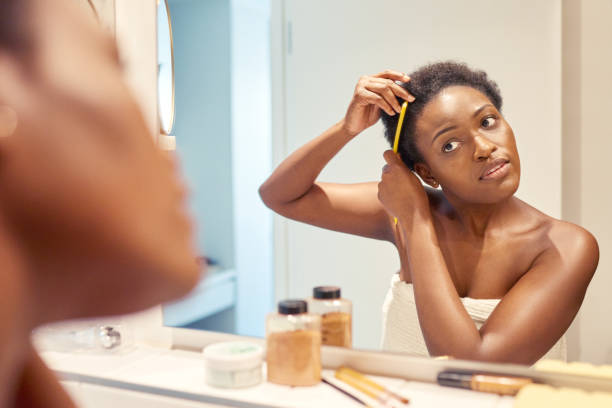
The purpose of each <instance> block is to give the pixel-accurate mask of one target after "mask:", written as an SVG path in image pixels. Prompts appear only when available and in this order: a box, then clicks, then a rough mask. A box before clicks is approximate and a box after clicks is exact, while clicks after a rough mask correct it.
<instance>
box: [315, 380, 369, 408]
mask: <svg viewBox="0 0 612 408" xmlns="http://www.w3.org/2000/svg"><path fill="white" fill-rule="evenodd" d="M321 381H323V382H324V383H325V384H327V385H329V386H330V387H332V388H333V389H335V390H337V391H339V392H341V393H342V394H344V395H346V396H347V397H349V398H350V399H352V400H353V401H355V402H357V403H359V404H361V405H364V406H366V407H370V406H369V405H368V404H367V403H366V402H365V401H364V400H362V399H361V398H359V397H357V396H355V395H353V394H351V393H350V392H348V391H347V390H343V389H342V388H340V387H338V386H337V385H336V384H334V383H333V382H331V381H329V380H326V379H325V378H322V379H321Z"/></svg>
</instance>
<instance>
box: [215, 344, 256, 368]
mask: <svg viewBox="0 0 612 408" xmlns="http://www.w3.org/2000/svg"><path fill="white" fill-rule="evenodd" d="M263 356H264V351H263V347H261V346H260V345H258V344H255V343H249V342H246V341H226V342H222V343H215V344H211V345H209V346H206V347H205V348H204V361H205V363H206V366H207V367H209V368H212V369H215V370H222V371H239V370H248V369H252V368H255V367H257V366H259V365H261V363H262V361H263Z"/></svg>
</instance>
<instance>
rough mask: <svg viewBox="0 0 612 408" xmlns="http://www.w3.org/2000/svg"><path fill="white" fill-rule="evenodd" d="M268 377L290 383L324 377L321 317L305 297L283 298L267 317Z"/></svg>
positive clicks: (301, 383)
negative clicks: (303, 298) (312, 312)
mask: <svg viewBox="0 0 612 408" xmlns="http://www.w3.org/2000/svg"><path fill="white" fill-rule="evenodd" d="M266 344H267V350H266V363H267V370H268V381H269V382H272V383H275V384H281V385H291V386H310V385H316V384H318V383H319V382H320V381H321V317H320V316H319V315H316V314H310V313H308V303H307V302H306V301H304V300H283V301H281V302H279V303H278V313H272V314H269V315H268V317H267V319H266Z"/></svg>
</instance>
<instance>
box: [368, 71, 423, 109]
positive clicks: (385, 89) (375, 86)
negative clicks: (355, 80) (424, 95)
mask: <svg viewBox="0 0 612 408" xmlns="http://www.w3.org/2000/svg"><path fill="white" fill-rule="evenodd" d="M365 87H366V88H367V89H368V90H370V91H372V92H376V93H378V94H380V95H381V96H383V97H384V98H385V100H386V101H387V103H389V104H390V105H391V106H392V107H393V108H394V109H395V110H396V112H398V113H399V112H400V111H401V106H400V103H399V101H397V98H398V97H399V98H401V99H403V100H405V101H408V102H414V100H415V98H414V96H413V95H411V94H410V93H409V92H408V91H406V90H405V89H404V88H402V87H401V86H399V85H398V84H396V83H395V81H392V80H390V79H382V78H372V79H371V80H370V81H368V82H367V83H365Z"/></svg>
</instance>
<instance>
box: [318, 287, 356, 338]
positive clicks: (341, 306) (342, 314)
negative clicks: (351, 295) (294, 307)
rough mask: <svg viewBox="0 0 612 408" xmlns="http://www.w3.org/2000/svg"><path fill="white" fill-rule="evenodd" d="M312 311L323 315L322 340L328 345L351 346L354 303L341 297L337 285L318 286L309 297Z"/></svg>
mask: <svg viewBox="0 0 612 408" xmlns="http://www.w3.org/2000/svg"><path fill="white" fill-rule="evenodd" d="M308 308H309V310H310V312H311V313H315V314H318V315H320V316H321V342H322V344H325V345H328V346H339V347H349V348H350V347H351V345H352V312H353V304H352V303H351V301H350V300H348V299H343V298H342V297H341V292H340V288H339V287H337V286H317V287H316V288H314V289H313V290H312V297H311V298H310V299H308Z"/></svg>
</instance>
